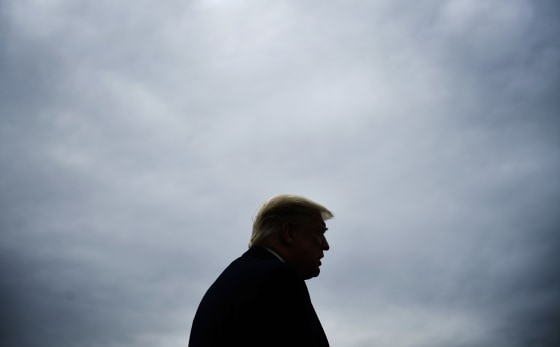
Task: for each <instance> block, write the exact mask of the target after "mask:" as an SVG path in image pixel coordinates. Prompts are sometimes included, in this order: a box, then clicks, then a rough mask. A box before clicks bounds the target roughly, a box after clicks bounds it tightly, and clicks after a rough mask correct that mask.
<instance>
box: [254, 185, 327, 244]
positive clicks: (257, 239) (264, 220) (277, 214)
mask: <svg viewBox="0 0 560 347" xmlns="http://www.w3.org/2000/svg"><path fill="white" fill-rule="evenodd" d="M314 215H320V216H321V218H323V220H327V219H330V218H332V217H333V216H334V215H333V214H332V212H331V211H329V210H328V209H327V208H326V207H324V206H322V205H320V204H318V203H316V202H314V201H311V200H309V199H307V198H304V197H303V196H298V195H288V194H281V195H276V196H274V197H272V198H270V199H269V200H268V201H266V202H265V203H264V204H263V205H262V206H261V207H260V208H259V210H258V212H257V215H256V217H255V218H254V220H253V233H252V234H251V239H250V241H249V247H252V246H255V245H262V242H263V240H264V239H265V238H266V237H268V236H269V235H271V234H273V233H275V232H277V231H279V230H280V229H281V228H282V225H283V224H284V223H294V222H296V221H301V218H302V217H310V216H314Z"/></svg>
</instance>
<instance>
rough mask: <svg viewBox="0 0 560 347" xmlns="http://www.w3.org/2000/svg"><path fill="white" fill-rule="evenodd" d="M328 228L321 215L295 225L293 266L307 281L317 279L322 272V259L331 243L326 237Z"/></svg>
mask: <svg viewBox="0 0 560 347" xmlns="http://www.w3.org/2000/svg"><path fill="white" fill-rule="evenodd" d="M326 231H327V227H326V225H325V222H324V221H323V219H322V218H321V216H320V215H317V216H313V217H311V218H309V219H307V220H306V221H303V222H301V223H298V224H295V225H294V233H293V238H294V244H293V253H292V254H293V257H292V261H291V264H292V266H294V267H295V268H296V269H297V270H298V271H299V272H300V273H301V275H302V276H303V277H304V278H305V279H309V278H312V277H316V276H318V275H319V272H320V271H321V270H320V269H319V267H320V266H321V258H323V256H324V251H327V250H328V249H329V248H330V247H329V243H328V242H327V239H326V237H325V232H326Z"/></svg>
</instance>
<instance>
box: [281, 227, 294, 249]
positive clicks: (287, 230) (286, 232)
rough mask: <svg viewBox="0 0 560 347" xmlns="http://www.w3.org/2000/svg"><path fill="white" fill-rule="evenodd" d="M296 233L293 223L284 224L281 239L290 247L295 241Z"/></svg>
mask: <svg viewBox="0 0 560 347" xmlns="http://www.w3.org/2000/svg"><path fill="white" fill-rule="evenodd" d="M294 233H295V229H294V225H293V224H290V223H284V224H282V229H281V230H280V241H281V242H282V244H283V245H284V246H286V247H290V246H292V245H293V244H294V243H295V240H294Z"/></svg>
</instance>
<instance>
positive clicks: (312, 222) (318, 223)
mask: <svg viewBox="0 0 560 347" xmlns="http://www.w3.org/2000/svg"><path fill="white" fill-rule="evenodd" d="M307 225H308V226H309V227H311V228H313V229H320V230H327V225H326V224H325V221H324V220H323V218H322V217H321V215H312V216H309V219H308V220H307Z"/></svg>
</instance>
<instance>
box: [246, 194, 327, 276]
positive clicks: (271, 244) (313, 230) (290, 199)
mask: <svg viewBox="0 0 560 347" xmlns="http://www.w3.org/2000/svg"><path fill="white" fill-rule="evenodd" d="M332 217H333V214H332V213H331V212H330V211H329V210H328V209H327V208H325V207H324V206H322V205H320V204H318V203H316V202H314V201H311V200H309V199H306V198H304V197H301V196H297V195H277V196H274V197H273V198H271V199H270V200H268V201H267V202H265V203H264V204H263V205H262V206H261V208H260V209H259V211H258V213H257V216H256V217H255V220H254V221H253V233H252V235H251V240H250V242H249V247H252V246H263V247H268V248H270V249H272V250H273V251H275V252H276V253H278V254H279V255H280V256H281V257H282V258H283V259H284V260H285V261H286V262H287V263H288V264H290V265H292V266H293V267H294V268H295V269H296V270H297V271H298V272H299V273H300V274H301V275H302V276H303V277H304V278H305V279H308V278H311V277H315V276H317V275H319V271H320V270H319V266H320V265H321V261H320V259H321V258H322V257H323V252H324V251H326V250H328V249H329V244H328V242H327V240H326V238H325V235H324V234H325V232H326V231H327V227H326V225H325V220H327V219H330V218H332Z"/></svg>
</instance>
